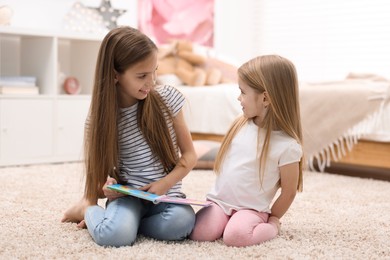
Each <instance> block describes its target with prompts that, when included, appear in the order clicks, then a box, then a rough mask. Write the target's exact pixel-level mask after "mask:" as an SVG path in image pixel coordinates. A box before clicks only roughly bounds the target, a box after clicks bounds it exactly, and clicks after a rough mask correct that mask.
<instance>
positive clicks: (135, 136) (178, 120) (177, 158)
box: [62, 27, 196, 246]
mask: <svg viewBox="0 0 390 260" xmlns="http://www.w3.org/2000/svg"><path fill="white" fill-rule="evenodd" d="M157 67H158V64H157V47H156V45H155V44H154V43H153V42H152V41H151V40H150V39H149V38H148V37H147V36H146V35H144V34H142V33H141V32H140V31H138V30H136V29H133V28H131V27H119V28H116V29H113V30H111V31H110V32H109V33H108V34H107V35H106V37H105V38H104V39H103V41H102V43H101V47H100V50H99V54H98V59H97V64H96V72H95V80H94V89H93V93H92V102H91V107H90V112H89V117H88V120H87V124H86V131H85V149H84V150H85V166H86V169H85V171H86V184H85V192H84V197H83V198H82V199H81V201H80V202H78V203H77V204H75V205H74V206H72V207H71V208H69V209H68V210H67V211H66V212H65V214H64V217H63V219H62V221H63V222H78V223H79V224H78V225H79V227H85V225H86V227H87V228H88V231H89V233H90V234H91V236H92V238H93V239H94V240H95V242H96V243H97V244H99V245H103V246H124V245H132V244H133V243H134V241H135V240H136V238H137V234H142V235H144V236H148V237H152V238H155V239H159V240H182V239H184V238H186V237H187V236H188V235H189V234H190V233H191V231H192V228H193V225H194V222H195V213H194V211H193V209H192V207H191V206H189V205H178V204H167V203H159V204H157V205H155V204H153V203H146V202H145V201H144V200H141V199H138V198H136V197H132V196H124V195H123V194H121V193H117V192H115V191H112V190H109V189H108V188H107V187H106V186H107V185H108V184H113V183H117V182H118V183H122V184H127V185H130V186H132V187H134V188H136V189H141V190H144V191H148V192H151V193H155V194H157V195H163V194H167V195H170V196H177V197H185V195H184V194H183V193H182V192H181V180H182V179H183V178H184V177H185V176H186V175H187V174H188V173H189V171H190V170H191V169H192V168H193V167H194V165H195V163H196V153H195V149H194V147H193V143H192V139H191V135H190V132H189V130H188V128H187V126H186V123H185V120H184V117H183V112H182V107H183V105H184V102H185V99H184V96H183V95H182V94H181V93H180V92H179V91H177V90H176V89H175V88H173V87H171V86H156V85H155V80H156V70H157ZM99 198H107V199H108V200H107V204H106V207H105V208H103V207H100V206H98V205H97V201H98V199H99Z"/></svg>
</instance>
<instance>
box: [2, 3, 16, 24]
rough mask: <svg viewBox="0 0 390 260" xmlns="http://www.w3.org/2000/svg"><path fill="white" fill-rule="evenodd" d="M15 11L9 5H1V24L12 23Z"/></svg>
mask: <svg viewBox="0 0 390 260" xmlns="http://www.w3.org/2000/svg"><path fill="white" fill-rule="evenodd" d="M12 15H13V11H12V9H11V7H9V6H7V5H1V6H0V25H10V24H11V18H12Z"/></svg>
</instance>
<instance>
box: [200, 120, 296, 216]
mask: <svg viewBox="0 0 390 260" xmlns="http://www.w3.org/2000/svg"><path fill="white" fill-rule="evenodd" d="M258 130H259V128H258V126H257V125H255V124H254V123H253V121H252V120H250V121H248V123H247V124H246V125H244V126H243V127H242V128H241V130H240V131H239V132H238V133H237V134H236V136H235V137H234V138H233V140H232V143H231V145H230V148H229V150H228V151H227V154H226V157H225V160H224V162H223V163H222V165H221V169H220V174H219V176H218V177H217V180H216V182H215V185H214V187H213V188H212V189H211V191H210V192H209V193H208V194H207V198H208V199H209V200H211V201H214V202H215V203H217V204H218V205H219V206H220V207H221V208H222V209H223V210H224V212H225V213H226V214H227V215H231V214H232V211H233V210H236V211H238V210H240V209H253V210H256V211H259V212H268V213H270V212H271V210H270V204H271V202H272V199H273V198H274V196H275V194H276V192H277V190H278V188H279V180H280V172H279V167H281V166H283V165H287V164H290V163H294V162H298V161H300V159H301V157H302V147H301V145H300V144H298V142H297V141H296V140H295V139H293V138H291V137H290V136H288V135H287V134H285V133H284V132H283V131H272V133H271V139H270V145H269V151H268V157H267V160H266V168H265V171H264V177H263V182H262V185H261V184H260V174H259V167H260V162H259V157H260V153H261V149H262V147H263V143H264V137H265V132H266V131H265V130H264V129H260V142H257V138H258ZM257 144H259V148H258V149H257Z"/></svg>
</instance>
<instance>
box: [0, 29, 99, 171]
mask: <svg viewBox="0 0 390 260" xmlns="http://www.w3.org/2000/svg"><path fill="white" fill-rule="evenodd" d="M103 37H104V35H91V36H88V35H87V36H86V35H80V34H69V33H62V34H61V33H52V32H47V31H31V30H25V29H21V28H12V27H1V26H0V59H1V61H0V75H1V76H34V77H36V78H37V86H38V87H39V95H1V94H0V167H1V166H10V165H23V164H35V163H52V162H66V161H79V160H81V159H82V156H83V154H82V150H83V149H82V147H83V134H84V122H85V118H86V116H87V113H88V109H89V104H90V95H91V92H92V87H93V77H94V71H95V65H96V58H97V54H98V50H99V46H100V42H101V40H102V39H103ZM68 76H72V77H76V78H77V79H78V81H79V82H80V85H81V92H80V94H77V95H68V94H66V93H65V91H64V90H63V86H62V85H63V81H64V79H65V77H68Z"/></svg>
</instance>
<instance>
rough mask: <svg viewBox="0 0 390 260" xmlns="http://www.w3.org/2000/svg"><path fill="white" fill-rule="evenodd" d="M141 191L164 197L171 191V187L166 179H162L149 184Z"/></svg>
mask: <svg viewBox="0 0 390 260" xmlns="http://www.w3.org/2000/svg"><path fill="white" fill-rule="evenodd" d="M139 189H140V190H143V191H147V192H150V193H153V194H156V195H164V194H166V193H167V191H168V190H169V189H170V186H169V184H168V183H167V182H166V181H165V180H164V179H161V180H159V181H155V182H152V183H149V184H147V185H145V186H143V187H141V188H139Z"/></svg>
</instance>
